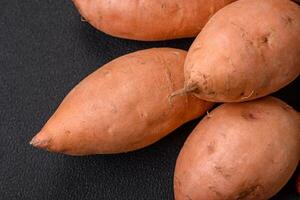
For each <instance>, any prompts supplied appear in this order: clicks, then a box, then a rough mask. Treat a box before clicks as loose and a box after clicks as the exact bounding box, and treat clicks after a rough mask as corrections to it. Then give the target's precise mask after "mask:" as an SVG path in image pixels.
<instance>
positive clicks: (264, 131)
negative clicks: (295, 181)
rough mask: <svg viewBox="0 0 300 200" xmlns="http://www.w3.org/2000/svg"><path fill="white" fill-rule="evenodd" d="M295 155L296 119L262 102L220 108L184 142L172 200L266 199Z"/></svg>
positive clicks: (288, 172) (299, 119) (298, 146)
mask: <svg viewBox="0 0 300 200" xmlns="http://www.w3.org/2000/svg"><path fill="white" fill-rule="evenodd" d="M299 155H300V115H299V113H297V112H296V111H295V110H293V109H292V108H291V107H290V106H288V105H287V104H285V103H284V102H282V101H281V100H279V99H276V98H273V97H265V98H262V99H258V100H254V101H250V102H243V103H227V104H223V105H221V106H219V107H218V108H216V109H215V110H213V111H212V112H210V114H209V115H208V116H206V117H205V118H204V119H203V120H202V121H201V122H200V123H199V124H198V125H197V127H196V128H195V130H194V131H193V132H192V134H191V135H190V136H189V137H188V139H187V141H186V142H185V144H184V146H183V148H182V150H181V152H180V154H179V157H178V159H177V162H176V169H175V175H174V183H175V189H174V190H175V198H176V200H186V199H189V200H190V199H192V200H198V199H199V200H200V199H205V200H241V199H243V200H267V199H269V198H271V197H272V196H273V195H275V194H276V193H277V192H278V191H279V190H280V189H281V188H282V187H283V186H284V185H285V184H286V183H287V181H288V180H289V178H290V177H291V176H292V174H293V172H294V170H295V169H296V167H297V164H298V161H299Z"/></svg>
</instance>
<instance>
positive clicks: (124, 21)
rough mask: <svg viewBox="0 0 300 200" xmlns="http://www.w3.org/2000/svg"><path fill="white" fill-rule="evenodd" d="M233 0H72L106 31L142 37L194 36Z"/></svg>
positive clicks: (95, 23) (122, 35)
mask: <svg viewBox="0 0 300 200" xmlns="http://www.w3.org/2000/svg"><path fill="white" fill-rule="evenodd" d="M233 1H235V0H222V1H220V0H143V1H141V0H73V2H74V4H75V6H76V7H77V8H78V10H79V12H80V13H81V15H82V16H83V18H84V19H85V20H86V21H88V22H89V23H90V24H91V25H92V26H94V27H95V28H97V29H98V30H101V31H103V32H105V33H107V34H109V35H113V36H117V37H121V38H127V39H134V40H144V41H154V40H167V39H175V38H184V37H194V36H197V35H198V34H199V32H200V30H201V29H202V28H203V26H204V25H205V24H206V22H207V21H208V19H209V18H210V17H211V16H212V15H213V14H214V13H215V12H216V11H217V10H219V9H220V8H222V7H224V6H225V5H227V4H229V3H231V2H233Z"/></svg>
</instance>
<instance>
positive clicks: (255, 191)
mask: <svg viewBox="0 0 300 200" xmlns="http://www.w3.org/2000/svg"><path fill="white" fill-rule="evenodd" d="M262 190H263V187H262V186H261V185H254V186H250V187H248V188H246V189H245V190H243V191H242V192H240V193H239V194H238V195H237V196H236V197H235V198H234V199H235V200H243V199H247V198H248V197H250V196H251V199H256V198H257V197H259V196H260V193H261V191H262Z"/></svg>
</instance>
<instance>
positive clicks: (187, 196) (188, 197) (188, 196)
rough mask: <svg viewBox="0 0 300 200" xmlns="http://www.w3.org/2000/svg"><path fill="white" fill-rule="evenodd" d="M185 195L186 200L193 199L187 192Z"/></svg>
mask: <svg viewBox="0 0 300 200" xmlns="http://www.w3.org/2000/svg"><path fill="white" fill-rule="evenodd" d="M185 197H186V199H187V200H193V199H192V197H191V196H190V195H188V194H187V195H185Z"/></svg>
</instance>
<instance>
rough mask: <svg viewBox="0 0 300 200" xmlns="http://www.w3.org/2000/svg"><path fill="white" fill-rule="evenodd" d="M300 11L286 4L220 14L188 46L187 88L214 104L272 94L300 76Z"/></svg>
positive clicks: (232, 8)
mask: <svg viewBox="0 0 300 200" xmlns="http://www.w3.org/2000/svg"><path fill="white" fill-rule="evenodd" d="M299 35H300V7H299V6H298V5H297V4H296V3H294V2H291V1H289V0H264V1H261V0H251V1H249V0H240V1H237V2H234V3H232V4H230V5H228V6H226V7H224V8H222V9H221V10H219V11H218V12H217V13H216V14H215V15H214V16H213V17H212V18H211V19H210V21H209V22H208V23H207V25H206V26H205V27H204V28H203V30H202V32H201V33H200V34H199V35H198V37H197V38H196V40H195V41H194V43H193V44H192V46H191V48H190V50H189V53H188V56H187V60H186V63H185V77H186V83H185V86H186V88H192V87H194V88H195V91H194V92H195V94H196V95H197V96H198V97H199V98H201V99H205V100H209V101H214V102H241V101H248V100H251V99H256V98H259V97H263V96H266V95H268V94H270V93H273V92H275V91H277V90H279V89H281V88H283V87H284V86H286V85H287V84H289V83H290V82H292V81H293V80H295V79H296V78H297V77H298V76H299V74H300V56H299V55H300V37H299Z"/></svg>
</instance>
